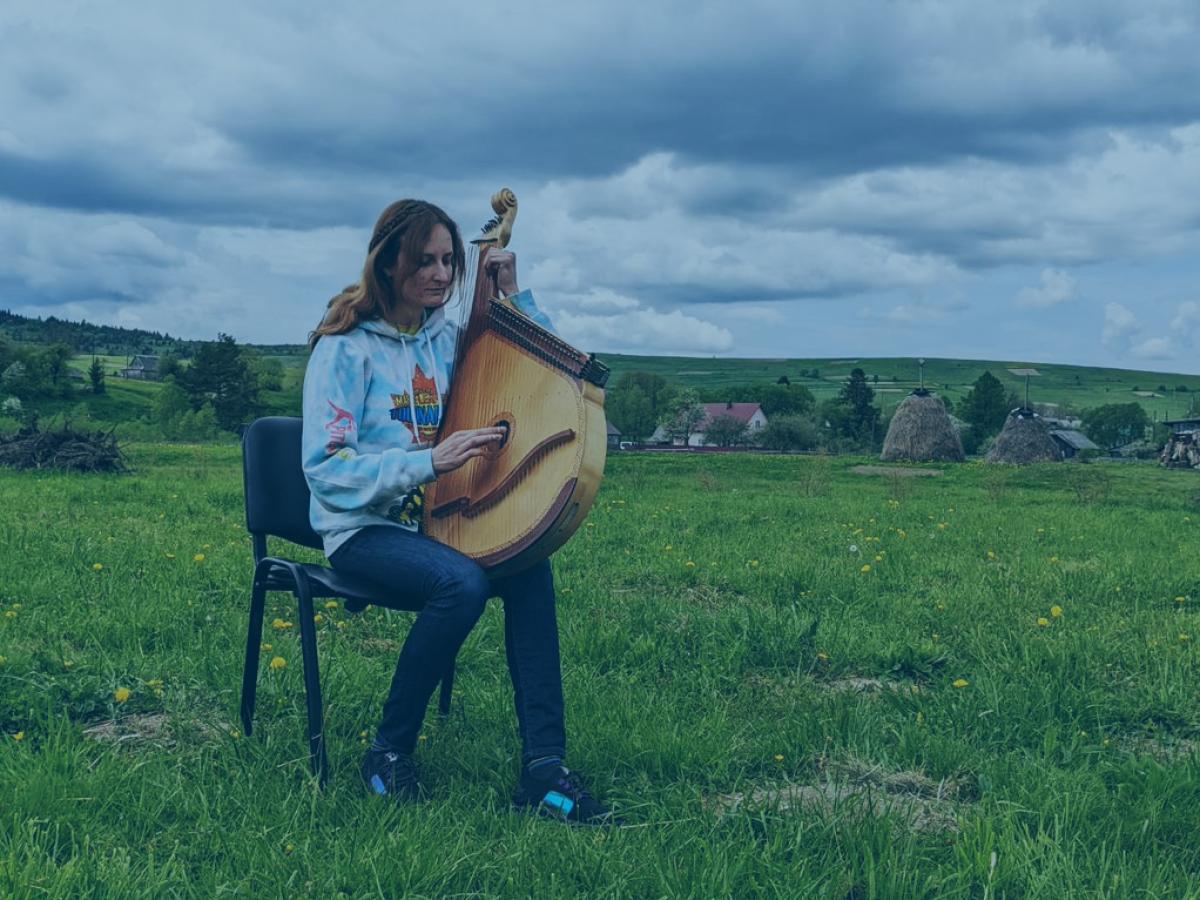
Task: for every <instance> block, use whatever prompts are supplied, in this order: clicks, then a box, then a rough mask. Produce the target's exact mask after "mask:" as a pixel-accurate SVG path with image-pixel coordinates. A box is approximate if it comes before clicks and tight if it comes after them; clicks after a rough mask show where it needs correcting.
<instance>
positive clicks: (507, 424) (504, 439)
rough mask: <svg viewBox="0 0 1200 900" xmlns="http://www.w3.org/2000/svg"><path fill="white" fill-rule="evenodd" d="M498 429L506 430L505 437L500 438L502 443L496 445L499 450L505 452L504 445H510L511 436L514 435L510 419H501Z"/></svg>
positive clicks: (497, 425)
mask: <svg viewBox="0 0 1200 900" xmlns="http://www.w3.org/2000/svg"><path fill="white" fill-rule="evenodd" d="M496 427H498V428H503V429H504V436H503V437H502V438H500V443H498V444H497V445H496V449H497V450H503V449H504V445H505V444H507V443H508V438H509V435H511V434H512V423H511V422H509V421H508V419H501V420H500V421H499V422H497V423H496Z"/></svg>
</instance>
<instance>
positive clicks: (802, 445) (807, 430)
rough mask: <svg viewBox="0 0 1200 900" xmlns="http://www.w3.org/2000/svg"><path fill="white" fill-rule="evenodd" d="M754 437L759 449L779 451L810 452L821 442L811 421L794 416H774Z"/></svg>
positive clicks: (805, 417)
mask: <svg viewBox="0 0 1200 900" xmlns="http://www.w3.org/2000/svg"><path fill="white" fill-rule="evenodd" d="M755 437H756V440H757V442H758V445H759V446H760V447H763V448H764V449H766V450H779V451H787V450H811V449H813V448H814V447H816V446H817V445H818V444H819V443H820V441H821V437H820V433H819V432H818V431H817V426H816V424H815V423H814V422H813V420H812V419H810V418H808V417H807V416H795V415H792V416H787V415H785V416H776V417H775V418H773V419H771V420H770V421H768V422H767V424H766V425H765V426H764V427H763V428H762V430H761V431H759V432H758V434H757V435H756V436H755Z"/></svg>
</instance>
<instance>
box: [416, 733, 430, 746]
mask: <svg viewBox="0 0 1200 900" xmlns="http://www.w3.org/2000/svg"><path fill="white" fill-rule="evenodd" d="M427 740H428V738H426V737H425V735H423V734H418V735H417V743H420V744H423V743H425V741H427Z"/></svg>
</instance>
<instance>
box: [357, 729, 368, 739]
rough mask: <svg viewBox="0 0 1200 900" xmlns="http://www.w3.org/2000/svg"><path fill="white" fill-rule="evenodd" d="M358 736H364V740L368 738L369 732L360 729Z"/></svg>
mask: <svg viewBox="0 0 1200 900" xmlns="http://www.w3.org/2000/svg"><path fill="white" fill-rule="evenodd" d="M358 736H359V737H360V738H362V739H363V740H364V741H365V740H366V739H367V733H366V732H365V731H360V732H359V733H358Z"/></svg>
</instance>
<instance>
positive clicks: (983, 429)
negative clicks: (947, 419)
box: [958, 372, 1012, 440]
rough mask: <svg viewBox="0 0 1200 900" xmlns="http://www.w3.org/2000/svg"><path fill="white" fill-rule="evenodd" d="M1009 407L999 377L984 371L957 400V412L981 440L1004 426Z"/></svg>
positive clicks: (1010, 407) (1007, 398)
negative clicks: (959, 399)
mask: <svg viewBox="0 0 1200 900" xmlns="http://www.w3.org/2000/svg"><path fill="white" fill-rule="evenodd" d="M1010 409H1012V406H1011V405H1010V402H1009V397H1008V396H1007V394H1006V393H1005V390H1004V385H1003V384H1001V383H1000V379H998V378H997V377H996V376H995V375H993V374H992V373H991V372H984V373H983V374H982V375H980V376H979V377H978V378H976V379H975V384H974V385H973V386H972V388H971V390H969V391H967V393H966V394H965V395H964V396H963V398H962V400H961V401H959V405H958V414H959V416H960V417H961V418H962V419H963V421H965V422H967V423H969V424H970V426H971V428H972V429H973V430H974V434H975V435H977V436H978V437H979V439H980V440H983V438H985V437H988V436H989V435H993V434H995V433H996V432H998V431H999V430H1000V429H1001V428H1003V427H1004V420H1005V419H1007V418H1008V412H1009V410H1010Z"/></svg>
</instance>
